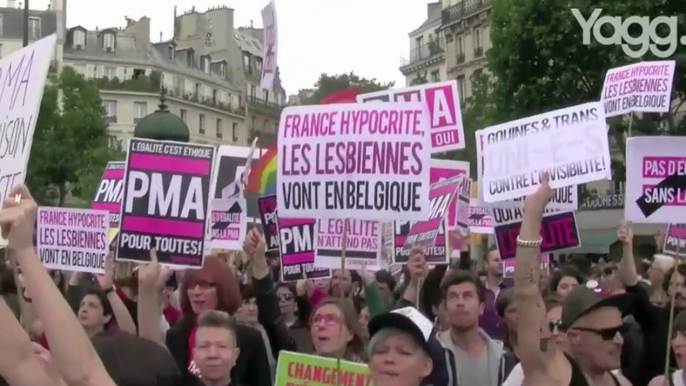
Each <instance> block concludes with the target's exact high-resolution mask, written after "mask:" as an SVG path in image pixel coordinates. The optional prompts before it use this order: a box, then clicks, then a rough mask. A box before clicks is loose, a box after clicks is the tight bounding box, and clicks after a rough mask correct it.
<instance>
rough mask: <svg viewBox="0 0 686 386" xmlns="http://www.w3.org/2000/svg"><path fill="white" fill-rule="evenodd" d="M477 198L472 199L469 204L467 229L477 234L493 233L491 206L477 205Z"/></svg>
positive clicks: (493, 224)
mask: <svg viewBox="0 0 686 386" xmlns="http://www.w3.org/2000/svg"><path fill="white" fill-rule="evenodd" d="M477 201H478V200H476V199H472V200H471V201H470V205H469V231H470V232H471V233H477V234H488V235H491V234H493V227H494V226H495V223H494V222H493V216H492V215H491V208H489V207H485V206H479V205H478V202H477Z"/></svg>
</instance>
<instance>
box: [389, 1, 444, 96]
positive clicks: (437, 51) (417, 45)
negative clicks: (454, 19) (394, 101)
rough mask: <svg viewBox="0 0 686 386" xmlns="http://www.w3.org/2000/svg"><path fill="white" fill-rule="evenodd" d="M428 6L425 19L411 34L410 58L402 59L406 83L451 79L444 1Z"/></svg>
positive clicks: (409, 84)
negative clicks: (444, 28)
mask: <svg viewBox="0 0 686 386" xmlns="http://www.w3.org/2000/svg"><path fill="white" fill-rule="evenodd" d="M426 7H427V18H426V20H425V21H424V23H422V25H420V26H419V27H418V28H417V29H415V30H414V31H412V32H410V34H409V36H410V54H409V55H408V58H409V59H405V58H402V59H401V65H400V72H401V73H402V74H403V75H404V76H405V85H406V86H413V85H417V84H423V83H430V82H441V81H444V80H447V79H448V76H447V73H446V60H445V56H446V52H445V37H444V35H443V30H442V29H441V28H440V27H441V23H442V17H441V11H442V4H441V2H436V3H429V4H427V6H426Z"/></svg>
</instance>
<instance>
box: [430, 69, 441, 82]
mask: <svg viewBox="0 0 686 386" xmlns="http://www.w3.org/2000/svg"><path fill="white" fill-rule="evenodd" d="M431 81H432V82H440V81H441V75H440V73H439V72H438V70H436V71H434V72H432V73H431Z"/></svg>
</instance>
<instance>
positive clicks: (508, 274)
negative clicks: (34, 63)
mask: <svg viewBox="0 0 686 386" xmlns="http://www.w3.org/2000/svg"><path fill="white" fill-rule="evenodd" d="M515 260H516V259H507V260H503V277H504V278H513V277H514V272H515ZM549 270H550V255H549V254H547V253H543V254H541V273H542V274H547V273H548V271H549Z"/></svg>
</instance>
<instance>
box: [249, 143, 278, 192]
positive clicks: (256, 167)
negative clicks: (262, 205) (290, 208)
mask: <svg viewBox="0 0 686 386" xmlns="http://www.w3.org/2000/svg"><path fill="white" fill-rule="evenodd" d="M276 162H277V157H276V145H272V146H270V147H269V149H267V152H266V153H264V154H263V155H262V157H261V158H260V160H259V161H257V162H255V163H254V164H253V165H252V167H251V168H250V175H249V176H248V185H247V187H246V190H247V191H250V192H255V193H259V194H260V195H262V196H271V195H275V194H276Z"/></svg>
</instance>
